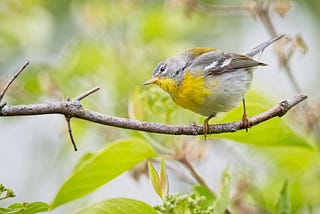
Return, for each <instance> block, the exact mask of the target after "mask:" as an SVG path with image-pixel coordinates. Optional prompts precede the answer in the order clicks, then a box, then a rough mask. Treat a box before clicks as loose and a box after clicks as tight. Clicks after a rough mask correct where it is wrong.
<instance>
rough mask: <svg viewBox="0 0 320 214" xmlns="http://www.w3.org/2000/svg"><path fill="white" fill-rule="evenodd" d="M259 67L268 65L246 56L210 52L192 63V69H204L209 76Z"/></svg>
mask: <svg viewBox="0 0 320 214" xmlns="http://www.w3.org/2000/svg"><path fill="white" fill-rule="evenodd" d="M258 65H266V64H265V63H262V62H259V61H256V60H254V59H252V58H251V57H249V56H246V55H241V54H235V53H224V52H221V51H210V52H208V53H205V54H202V55H201V56H199V57H197V58H196V59H195V60H194V61H193V62H192V64H191V67H194V68H196V69H197V68H198V69H203V70H204V71H205V73H206V74H207V75H217V74H221V73H224V72H232V71H235V70H237V69H243V68H250V67H255V66H258Z"/></svg>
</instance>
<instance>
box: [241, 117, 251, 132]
mask: <svg viewBox="0 0 320 214" xmlns="http://www.w3.org/2000/svg"><path fill="white" fill-rule="evenodd" d="M242 127H243V128H245V129H246V132H248V129H249V128H250V124H249V120H248V117H247V115H246V114H244V115H243V116H242Z"/></svg>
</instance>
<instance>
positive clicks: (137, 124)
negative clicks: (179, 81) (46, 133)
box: [0, 93, 307, 135]
mask: <svg viewBox="0 0 320 214" xmlns="http://www.w3.org/2000/svg"><path fill="white" fill-rule="evenodd" d="M306 98H307V95H305V94H303V93H301V94H297V95H296V96H294V97H293V98H291V99H288V100H285V101H282V102H281V103H280V104H278V105H276V106H275V107H273V108H271V109H269V110H267V111H265V112H263V113H261V114H259V115H256V116H254V117H251V118H248V122H249V125H250V127H253V126H255V125H257V124H259V123H262V122H264V121H266V120H268V119H270V118H273V117H277V116H282V115H284V114H285V113H286V112H287V111H288V110H289V109H291V108H292V107H293V106H295V105H297V104H298V103H300V102H302V101H303V100H305V99H306ZM42 114H62V115H70V116H71V117H75V118H79V119H83V120H87V121H91V122H94V123H99V124H103V125H107V126H114V127H118V128H125V129H132V130H137V131H144V132H151V133H159V134H171V135H203V125H197V124H194V123H193V124H191V125H167V124H160V123H154V122H145V121H139V120H133V119H128V118H121V117H114V116H110V115H106V114H102V113H99V112H95V111H91V110H89V109H85V108H83V107H82V106H81V104H79V102H78V101H74V100H71V101H67V100H62V101H58V102H51V103H43V104H31V105H16V106H8V105H7V106H4V107H3V108H2V109H0V117H1V116H23V115H42ZM244 128H245V127H243V123H242V121H236V122H230V123H224V124H214V125H210V127H209V130H208V132H207V134H218V133H225V132H235V131H237V130H241V129H244Z"/></svg>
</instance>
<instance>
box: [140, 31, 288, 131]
mask: <svg viewBox="0 0 320 214" xmlns="http://www.w3.org/2000/svg"><path fill="white" fill-rule="evenodd" d="M284 36H285V35H281V36H278V37H275V38H273V39H271V40H269V41H266V42H263V43H261V44H260V45H258V46H257V47H255V48H253V49H251V50H250V51H248V52H247V53H244V54H237V53H226V52H222V51H220V50H217V49H214V48H192V49H189V50H187V51H185V52H183V53H181V54H179V55H176V56H173V57H171V58H168V59H166V60H163V61H162V62H160V63H159V64H158V65H157V66H156V67H155V69H154V71H153V74H152V78H151V79H150V80H148V81H146V82H145V83H144V85H149V84H155V85H158V86H159V87H160V88H162V89H163V90H164V91H166V92H167V93H169V94H170V96H171V98H172V100H173V101H174V102H175V103H176V104H177V105H179V106H181V107H183V108H186V109H189V110H191V111H193V112H196V113H198V114H201V115H203V116H206V117H207V119H205V120H204V123H203V132H204V135H205V137H206V134H207V131H208V129H209V120H210V119H211V118H213V117H214V116H216V114H217V113H219V112H228V111H230V110H232V109H234V108H235V107H237V106H238V105H239V103H240V102H241V100H242V103H243V116H242V122H243V127H244V128H245V129H246V130H248V128H249V127H250V126H249V123H248V118H247V113H246V106H245V99H244V95H245V93H246V92H247V90H248V89H249V87H250V85H251V82H252V73H253V70H254V68H255V67H257V66H266V65H267V64H265V63H262V62H259V61H257V60H255V59H253V58H252V57H254V56H255V55H257V54H258V53H262V51H263V50H264V49H265V48H266V47H268V46H269V45H271V44H272V43H274V42H276V41H277V40H279V39H281V38H282V37H284Z"/></svg>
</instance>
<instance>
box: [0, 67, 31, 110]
mask: <svg viewBox="0 0 320 214" xmlns="http://www.w3.org/2000/svg"><path fill="white" fill-rule="evenodd" d="M28 65H29V61H26V62H25V63H24V65H23V66H22V67H21V68H20V69H19V70H18V71H17V72H16V73H15V74H14V75H13V76H12V77H11V79H10V80H9V81H8V82H7V84H6V85H5V86H4V87H3V89H2V91H1V93H0V103H1V100H2V98H3V96H4V95H5V93H6V92H7V90H8V88H9V87H10V85H11V84H12V83H13V81H14V80H15V79H17V77H18V76H19V75H20V74H21V73H22V71H23V70H24V69H25V68H26V67H27V66H28ZM2 107H3V106H2Z"/></svg>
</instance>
